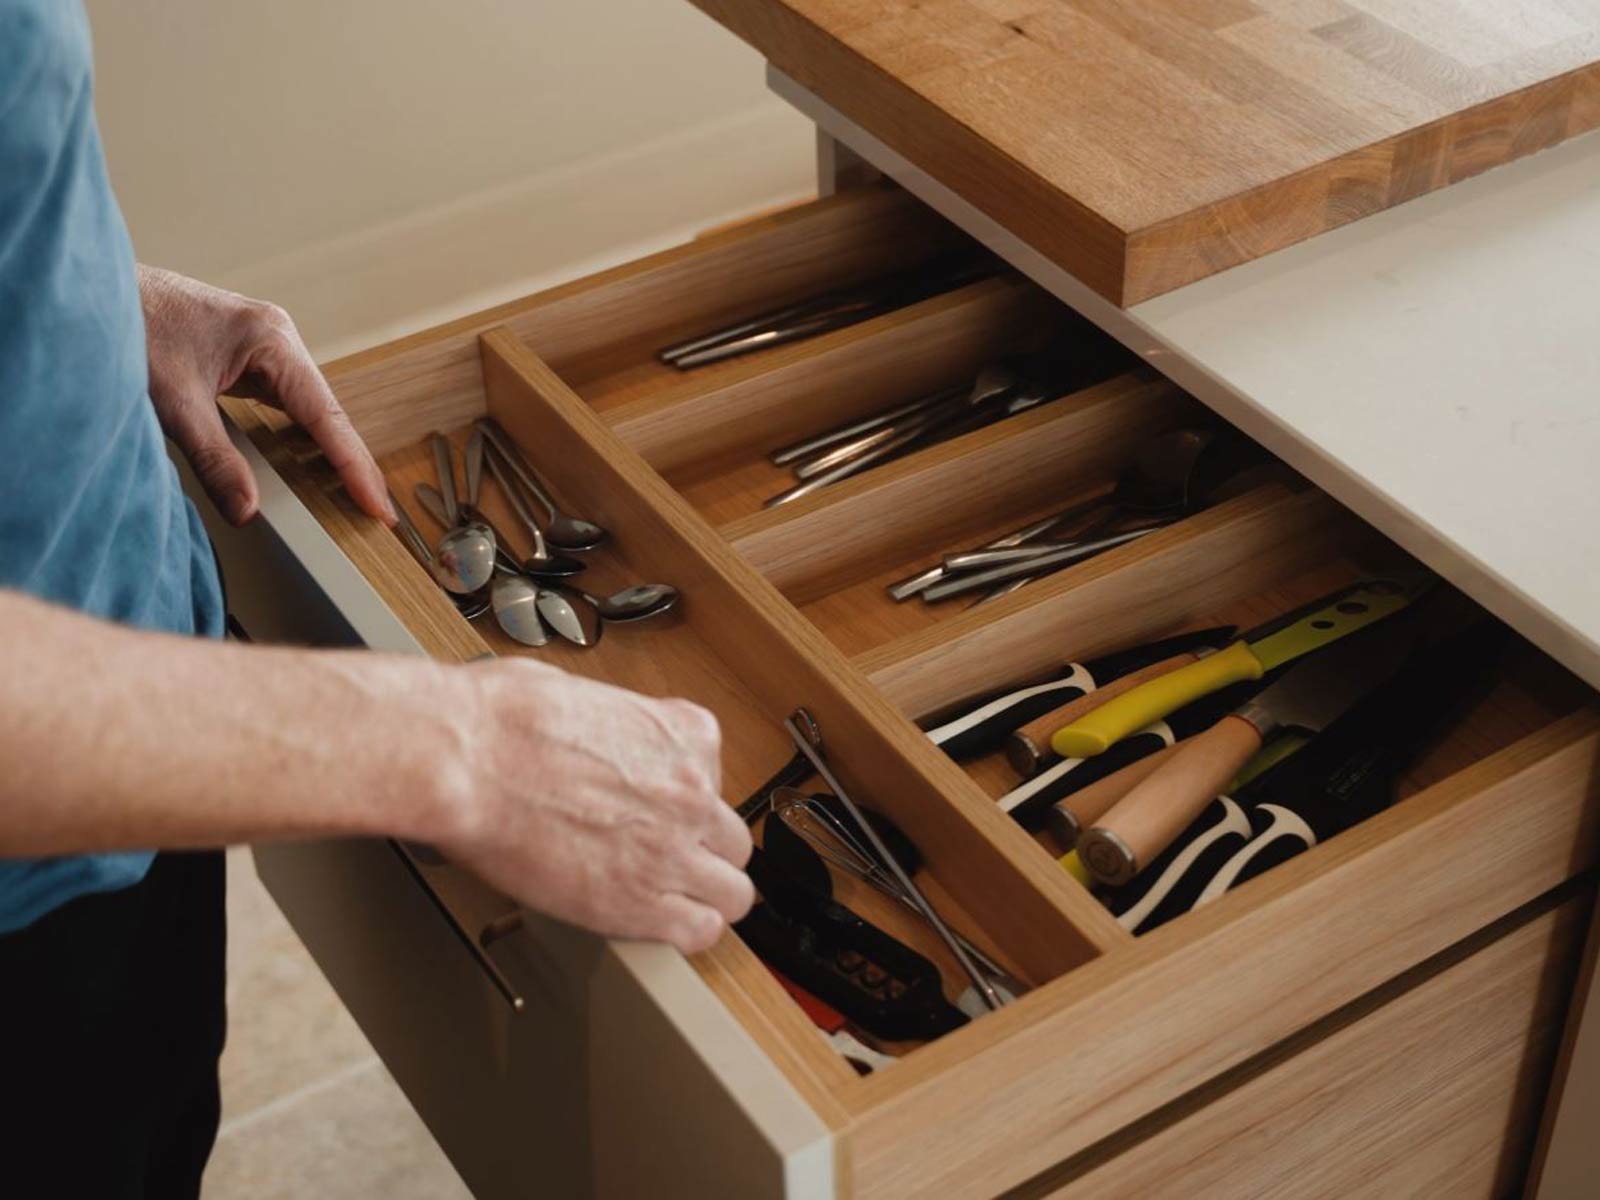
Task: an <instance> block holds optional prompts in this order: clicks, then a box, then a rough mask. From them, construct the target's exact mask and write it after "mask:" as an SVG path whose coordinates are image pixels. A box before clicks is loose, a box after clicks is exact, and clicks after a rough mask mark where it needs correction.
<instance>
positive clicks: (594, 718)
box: [0, 0, 752, 1200]
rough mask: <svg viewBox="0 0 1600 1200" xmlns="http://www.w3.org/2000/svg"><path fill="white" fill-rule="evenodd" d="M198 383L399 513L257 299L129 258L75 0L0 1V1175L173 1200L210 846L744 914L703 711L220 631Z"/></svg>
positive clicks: (206, 1034) (744, 846)
mask: <svg viewBox="0 0 1600 1200" xmlns="http://www.w3.org/2000/svg"><path fill="white" fill-rule="evenodd" d="M224 391H230V392H235V393H239V392H243V393H246V394H250V395H254V396H257V397H259V398H261V399H263V400H266V401H268V402H270V403H274V404H276V405H278V406H280V407H281V408H283V409H284V410H285V411H286V412H287V413H288V414H289V415H290V416H291V417H293V418H294V419H296V420H297V421H298V422H299V423H300V424H302V425H303V426H304V427H305V428H306V429H307V430H308V431H309V432H310V433H311V435H312V436H313V437H314V438H315V439H316V440H317V442H318V443H319V444H320V446H321V447H322V449H323V451H324V452H325V453H326V454H327V457H328V459H329V460H330V462H332V463H333V465H334V466H335V467H336V468H337V469H338V470H339V473H340V475H341V477H342V479H343V481H344V484H345V486H346V488H347V489H348V491H349V492H350V495H351V496H352V497H353V498H354V499H355V501H356V503H357V504H359V505H360V506H361V507H362V508H363V509H364V510H365V511H366V512H368V513H370V514H371V515H372V516H373V517H375V518H378V519H381V520H392V519H393V516H392V514H391V513H390V512H389V509H388V503H387V500H386V498H385V491H384V485H383V480H382V478H381V477H380V475H379V472H378V469H377V467H376V465H375V464H374V462H373V460H372V457H371V455H370V454H368V452H367V450H366V448H365V447H364V446H363V445H362V444H361V442H360V440H359V439H358V438H357V437H356V435H355V434H354V433H353V431H352V430H351V428H350V426H349V423H348V422H347V421H346V419H345V417H344V414H343V413H342V412H341V411H340V409H339V406H338V404H337V402H336V401H335V400H334V398H333V396H332V395H331V394H330V393H329V390H328V388H327V385H326V383H325V382H324V381H323V379H322V377H321V376H320V375H319V374H318V372H317V370H316V368H315V367H314V366H313V365H312V363H311V361H310V359H309V357H308V355H307V353H306V349H305V347H304V345H303V344H302V343H301V340H300V338H299V336H298V335H297V334H296V332H295V330H294V327H293V325H292V324H291V323H290V322H289V320H288V318H287V317H286V316H284V314H283V313H282V312H280V311H278V310H277V309H275V308H273V307H271V306H269V305H264V304H260V303H257V302H254V301H250V300H246V299H243V298H242V297H239V296H235V295H232V294H230V293H227V292H223V291H219V290H217V289H214V288H210V287H207V286H205V285H203V284H199V283H196V282H194V281H192V280H188V279H184V278H182V277H180V276H176V275H172V274H170V273H167V272H162V271H155V270H149V269H146V268H137V267H136V266H135V264H134V259H133V254H132V250H131V247H130V245H129V242H128V237H127V234H126V231H125V229H124V227H123V224H122V220H121V217H120V215H119V214H118V211H117V208H116V205H115V202H114V200H113V198H112V195H111V191H110V188H109V186H108V184H107V181H106V174H105V166H104V162H103V159H102V154H101V149H100V145H99V140H98V134H97V132H96V129H95V123H94V115H93V109H92V97H91V74H90V44H89V31H88V26H87V19H86V17H85V14H84V12H83V10H82V7H81V4H80V3H79V2H78V0H0V661H3V664H4V669H3V670H0V1097H3V1101H4V1103H5V1107H6V1109H7V1111H8V1113H9V1114H10V1115H9V1116H8V1117H7V1119H6V1121H5V1124H4V1127H3V1132H0V1146H3V1154H0V1162H3V1164H4V1165H3V1167H0V1170H3V1172H4V1175H3V1178H4V1181H5V1182H4V1183H3V1184H0V1190H3V1191H5V1193H6V1194H8V1195H15V1196H19V1197H31V1196H35V1195H40V1196H44V1195H48V1196H71V1197H78V1196H83V1197H90V1196H92V1197H95V1198H96V1200H111V1198H113V1197H124V1196H150V1197H162V1198H166V1197H173V1196H193V1195H196V1194H197V1192H198V1188H199V1177H200V1171H201V1169H202V1167H203V1165H204V1162H205V1158H206V1155H207V1154H208V1153H209V1150H210V1146H211V1142H212V1138H213V1136H214V1133H215V1127H216V1120H217V1091H216V1057H217V1054H218V1051H219V1049H220V1046H221V1037H222V1019H223V1018H222V1008H221V1006H222V977H221V971H222V936H223V935H222V865H221V858H220V855H219V853H218V852H217V851H216V850H215V849H204V848H211V847H217V846H220V845H223V844H225V843H230V842H242V841H249V840H253V839H266V838H285V837H305V836H337V835H378V834H386V835H396V836H401V837H405V838H411V839H415V840H417V841H421V842H429V843H433V844H435V845H438V846H439V847H441V848H442V849H443V850H444V851H445V852H446V853H447V854H449V855H451V856H452V857H453V858H454V859H455V860H456V861H458V862H460V863H462V864H464V865H466V866H468V867H470V868H472V869H473V870H475V871H477V872H478V873H479V874H480V875H482V876H483V877H484V878H485V879H486V880H487V881H488V882H490V883H491V884H493V885H495V886H496V887H498V888H500V889H502V890H503V891H505V892H507V893H509V894H511V895H513V896H516V897H517V898H518V899H520V900H522V901H524V902H525V903H527V904H529V905H530V906H533V907H536V908H539V909H542V910H543V911H545V912H549V913H552V914H554V915H556V916H559V917H562V918H565V919H568V920H571V921H574V922H576V923H578V924H581V925H584V926H587V927H589V928H591V929H594V930H597V931H600V932H602V933H606V934H612V935H618V936H624V937H647V938H660V939H664V940H667V941H669V942H671V943H673V944H674V945H676V946H678V947H680V948H681V949H683V950H685V951H696V950H700V949H703V948H705V947H707V946H709V945H710V944H711V943H712V942H713V941H715V940H716V938H717V937H718V936H719V935H720V934H721V933H722V931H723V930H724V929H725V928H726V925H727V922H728V921H730V920H735V919H737V918H738V917H739V916H741V915H742V914H743V913H744V912H745V911H746V909H747V908H748V907H749V905H750V903H751V901H752V891H751V887H750V883H749V880H748V879H747V878H746V877H745V875H744V874H743V872H742V871H741V870H740V868H741V867H742V866H743V864H744V863H745V861H746V859H747V858H748V855H749V853H750V840H749V835H748V833H747V832H746V830H745V828H744V826H743V824H742V823H741V822H740V821H739V820H738V819H737V818H736V817H735V816H734V815H733V813H732V810H731V809H730V808H729V807H728V806H727V805H726V804H724V803H723V802H722V801H721V799H720V798H719V795H718V789H719V785H720V779H719V774H718V754H719V742H718V731H717V727H716V723H715V720H714V719H713V718H712V717H711V716H710V715H709V714H708V713H706V712H705V711H704V710H702V709H700V708H698V707H696V706H694V705H692V704H689V703H687V702H681V701H660V700H652V699H647V698H645V697H642V696H637V695H633V694H630V693H627V692H623V691H620V690H617V689H614V688H610V687H607V686H604V685H601V684H596V683H590V682H586V681H584V680H581V679H576V678H573V677H570V676H567V675H565V674H564V673H562V672H561V671H558V670H556V669H554V668H552V667H549V666H544V665H541V664H540V663H538V662H535V661H531V660H528V659H518V660H513V661H504V662H498V663H491V664H484V665H480V666H473V667H468V668H447V667H442V666H437V665H434V664H432V663H429V662H427V661H422V660H412V659H409V658H395V657H386V656H381V655H376V654H369V653H362V652H354V651H352V652H317V651H302V650H291V649H269V648H254V647H245V646H239V645H233V644H228V643H224V642H222V641H219V640H217V635H218V634H219V633H220V631H221V626H222V598H221V590H220V582H219V579H218V576H217V570H216V566H215V563H214V560H213V558H212V555H211V552H210V549H209V547H208V545H207V543H206V540H205V536H204V534H203V533H202V531H201V528H200V525H199V523H198V520H197V517H196V515H195V513H194V511H193V509H192V508H191V506H190V505H189V504H188V502H187V501H186V500H185V499H184V497H183V495H182V494H181V492H180V491H179V489H178V484H177V479H176V476H175V473H174V471H173V469H172V466H171V464H170V463H169V462H168V461H167V459H166V457H165V455H164V451H163V443H162V436H161V434H162V430H165V432H166V434H167V435H168V436H169V437H170V438H171V439H172V441H173V442H174V443H175V444H176V445H177V446H178V448H179V449H180V450H181V451H182V452H183V453H184V454H185V455H186V456H187V457H188V459H189V461H190V462H192V463H193V464H194V466H195V468H196V471H197V472H198V474H199V477H200V478H201V480H202V481H203V482H204V484H205V487H206V489H207V491H208V492H209V493H210V495H211V498H212V500H213V501H215V502H216V503H217V505H218V506H219V507H220V508H221V509H222V511H223V512H224V513H225V514H226V515H227V516H228V517H229V518H231V519H232V520H234V521H239V522H243V521H247V520H249V519H250V517H251V515H252V514H253V513H254V511H255V506H256V502H257V501H256V496H257V493H256V487H255V482H254V480H252V479H251V477H250V474H249V471H248V469H247V468H246V466H245V464H244V462H243V460H242V459H241V458H240V457H239V455H238V454H237V452H236V451H235V450H234V449H233V447H232V446H231V444H230V443H229V442H228V440H227V438H226V437H225V436H224V433H223V429H222V425H221V422H220V420H219V417H218V413H217V409H216V398H217V396H218V395H219V394H221V393H222V392H224ZM74 610H76V611H74ZM195 635H199V636H195ZM530 780H536V781H537V785H536V790H535V789H534V788H533V787H530V784H529V782H528V781H530ZM150 847H161V848H162V850H161V852H160V853H155V854H152V853H151V852H150V850H149V849H148V848H150Z"/></svg>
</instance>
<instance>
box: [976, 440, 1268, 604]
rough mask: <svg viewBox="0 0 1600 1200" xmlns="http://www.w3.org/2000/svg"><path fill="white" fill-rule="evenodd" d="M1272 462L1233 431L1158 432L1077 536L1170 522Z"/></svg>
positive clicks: (1026, 579) (1009, 587)
mask: <svg viewBox="0 0 1600 1200" xmlns="http://www.w3.org/2000/svg"><path fill="white" fill-rule="evenodd" d="M1270 461H1271V459H1270V457H1269V456H1268V455H1267V454H1266V452H1265V451H1263V450H1262V449H1261V448H1260V447H1259V446H1257V445H1256V444H1255V443H1254V442H1252V441H1249V440H1248V439H1246V438H1244V437H1242V436H1240V435H1239V434H1238V433H1236V432H1234V431H1233V430H1231V429H1214V428H1204V427H1202V428H1186V429H1174V430H1170V431H1169V432H1167V433H1163V434H1160V435H1158V436H1157V437H1154V438H1151V439H1149V440H1148V441H1146V442H1145V443H1144V444H1143V445H1141V446H1140V447H1139V449H1138V451H1137V452H1136V453H1135V454H1134V457H1133V460H1132V461H1131V462H1130V463H1129V464H1128V467H1127V469H1125V470H1124V471H1123V472H1122V473H1121V474H1120V475H1119V476H1118V477H1117V482H1116V486H1115V487H1114V488H1113V489H1112V492H1111V496H1110V498H1109V505H1110V506H1109V509H1108V511H1107V512H1106V513H1105V515H1104V516H1102V517H1101V519H1100V520H1099V521H1097V522H1095V523H1094V524H1092V525H1090V526H1089V527H1088V528H1087V529H1085V530H1083V531H1082V532H1081V533H1079V534H1078V540H1080V541H1085V540H1090V539H1094V538H1098V537H1101V536H1103V535H1105V534H1107V533H1109V532H1111V531H1112V530H1114V529H1116V528H1117V527H1118V526H1120V525H1123V524H1124V523H1125V522H1126V521H1127V520H1128V519H1129V518H1132V517H1140V516H1143V517H1147V518H1151V519H1152V520H1154V521H1156V522H1157V523H1162V522H1161V520H1160V519H1162V518H1165V519H1166V522H1170V521H1172V520H1177V519H1178V518H1180V517H1184V516H1188V515H1189V514H1191V513H1194V512H1198V511H1199V510H1200V509H1202V508H1204V507H1206V506H1207V505H1208V504H1210V503H1211V502H1212V501H1213V500H1214V499H1215V498H1216V495H1217V493H1218V492H1219V491H1220V490H1221V489H1222V488H1223V486H1224V485H1226V484H1230V483H1234V482H1236V481H1237V479H1238V477H1239V476H1240V475H1242V474H1243V473H1244V472H1245V471H1247V470H1248V469H1250V468H1253V467H1257V466H1260V465H1262V464H1264V463H1267V462H1270ZM995 548H996V549H1000V548H1001V547H995ZM1069 561H1072V560H1069ZM1034 578H1035V576H1032V575H1026V574H1023V575H1017V576H1013V577H1012V578H1010V579H1009V580H1008V581H1007V582H1005V583H1004V584H1003V585H1002V586H1000V587H996V588H994V589H993V590H991V591H990V592H988V593H986V594H985V595H984V596H983V597H982V598H981V599H979V600H978V602H977V603H978V604H986V603H989V602H991V601H994V600H998V599H1000V597H1002V596H1005V595H1009V594H1010V593H1011V592H1014V591H1016V590H1017V589H1018V588H1020V587H1023V586H1025V585H1026V584H1028V583H1030V582H1032V580H1033V579H1034Z"/></svg>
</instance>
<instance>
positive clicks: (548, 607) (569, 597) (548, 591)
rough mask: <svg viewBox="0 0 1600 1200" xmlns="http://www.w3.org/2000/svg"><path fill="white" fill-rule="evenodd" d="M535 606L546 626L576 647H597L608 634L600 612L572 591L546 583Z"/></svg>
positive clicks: (540, 589) (540, 590)
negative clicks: (605, 634)
mask: <svg viewBox="0 0 1600 1200" xmlns="http://www.w3.org/2000/svg"><path fill="white" fill-rule="evenodd" d="M535 604H536V605H537V607H538V610H539V615H540V616H541V617H543V618H544V620H545V623H546V624H547V625H549V626H550V628H551V629H553V630H555V631H556V632H557V633H558V634H560V635H561V636H562V637H564V638H566V640H567V641H569V642H571V643H572V644H573V645H575V646H582V647H584V648H585V649H587V648H589V647H591V646H594V645H595V644H597V643H598V642H599V641H600V635H601V634H602V633H604V632H605V627H606V626H605V621H604V620H602V619H601V616H600V613H599V612H598V611H597V610H596V609H595V607H594V606H593V605H592V604H589V603H588V602H587V601H585V600H584V598H583V596H582V595H581V594H580V593H578V592H575V591H573V590H572V589H571V588H568V587H562V586H561V585H560V584H543V585H541V586H540V588H539V597H538V599H537V600H536V601H535Z"/></svg>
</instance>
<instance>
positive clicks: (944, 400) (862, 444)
mask: <svg viewBox="0 0 1600 1200" xmlns="http://www.w3.org/2000/svg"><path fill="white" fill-rule="evenodd" d="M965 394H967V388H966V387H954V388H946V389H944V390H943V391H940V392H935V393H934V394H933V395H932V396H930V397H928V398H927V400H926V401H924V402H922V403H920V404H917V405H914V406H912V410H911V411H910V412H907V413H904V414H902V415H900V416H897V417H894V418H893V419H891V420H886V421H883V422H881V423H880V424H878V425H877V426H876V427H874V428H873V429H870V430H868V431H867V432H865V433H863V434H861V435H860V436H858V437H854V438H850V439H846V440H842V441H840V442H839V443H837V444H835V445H833V446H831V447H829V448H826V449H824V450H822V451H821V452H820V453H818V454H817V455H816V456H815V457H814V458H807V459H805V460H804V461H803V462H800V463H799V464H797V465H796V466H795V468H794V475H795V478H796V479H798V480H800V481H802V482H804V481H805V480H807V479H815V478H816V477H817V476H818V475H821V474H823V473H824V472H827V471H831V470H833V469H834V468H835V467H841V466H843V465H845V464H846V463H849V462H852V461H854V460H855V459H857V458H860V457H861V456H862V455H863V454H866V453H867V452H868V451H870V450H873V449H875V448H877V447H879V446H882V445H883V444H884V443H885V442H888V441H890V440H891V439H893V438H896V437H900V436H902V435H903V434H905V433H906V432H907V431H908V430H919V431H920V430H922V429H925V428H926V427H927V422H928V418H929V417H930V416H931V415H933V414H934V413H936V412H939V411H944V410H946V409H949V408H950V407H951V401H953V400H955V399H957V398H959V397H961V396H963V395H965Z"/></svg>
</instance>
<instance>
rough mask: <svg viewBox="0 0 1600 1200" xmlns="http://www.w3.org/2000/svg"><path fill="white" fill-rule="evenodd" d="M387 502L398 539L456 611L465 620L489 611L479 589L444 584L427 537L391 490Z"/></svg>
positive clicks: (487, 601) (487, 603)
mask: <svg viewBox="0 0 1600 1200" xmlns="http://www.w3.org/2000/svg"><path fill="white" fill-rule="evenodd" d="M389 503H390V504H391V505H392V506H393V507H394V513H395V528H396V529H397V530H399V532H400V540H401V541H403V542H404V543H405V545H406V549H408V550H410V551H411V554H412V557H413V558H415V559H416V560H417V561H418V562H419V563H421V564H422V566H423V568H424V569H426V570H427V572H428V574H429V575H430V576H432V578H433V581H434V582H435V583H437V584H438V585H439V587H440V589H441V590H442V591H443V592H444V593H445V595H447V596H449V597H450V600H451V602H452V603H454V604H455V606H456V609H457V611H459V612H460V613H461V615H462V616H464V617H466V618H467V620H469V621H471V620H474V619H475V618H477V617H481V616H482V615H483V614H484V613H486V612H488V611H489V600H488V597H487V596H485V595H484V594H483V592H482V590H481V589H480V590H479V591H477V592H472V593H468V594H462V593H458V592H456V591H454V590H452V589H451V588H450V587H448V586H447V585H446V584H445V580H444V576H443V574H442V573H441V572H440V570H439V564H438V563H437V562H436V561H435V560H434V557H433V551H432V550H431V549H430V548H429V547H428V542H427V539H426V538H424V537H423V536H422V531H421V530H420V529H418V528H417V526H416V523H415V522H414V521H412V519H411V514H410V513H408V512H406V508H405V505H403V504H401V503H400V498H399V497H398V496H396V495H395V494H394V492H393V491H390V493H389Z"/></svg>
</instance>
